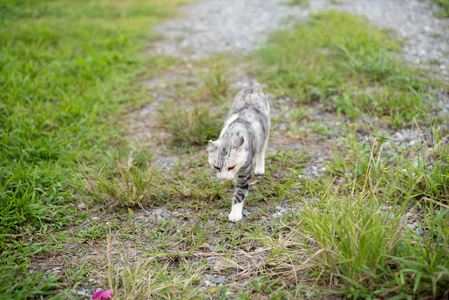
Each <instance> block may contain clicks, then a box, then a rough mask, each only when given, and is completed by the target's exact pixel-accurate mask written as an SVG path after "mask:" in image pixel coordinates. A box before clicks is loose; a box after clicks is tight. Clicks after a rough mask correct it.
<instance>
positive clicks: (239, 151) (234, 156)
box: [207, 137, 248, 180]
mask: <svg viewBox="0 0 449 300" xmlns="http://www.w3.org/2000/svg"><path fill="white" fill-rule="evenodd" d="M207 151H208V152H209V165H210V166H211V168H212V170H214V171H215V173H216V175H217V177H218V179H221V180H231V179H234V176H235V174H237V172H238V171H239V170H240V168H241V167H242V166H243V165H244V164H245V162H246V161H247V159H248V151H247V150H246V147H245V139H244V138H243V137H237V138H235V139H234V140H230V141H221V140H218V141H215V142H214V141H209V145H208V146H207Z"/></svg>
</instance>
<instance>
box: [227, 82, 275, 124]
mask: <svg viewBox="0 0 449 300" xmlns="http://www.w3.org/2000/svg"><path fill="white" fill-rule="evenodd" d="M254 113H256V114H260V115H261V116H263V117H265V118H269V114H270V107H269V104H268V100H267V97H266V96H265V94H264V93H263V92H262V89H261V87H260V85H259V84H258V83H256V84H254V85H253V86H252V87H250V88H245V89H243V90H241V91H240V92H238V93H237V95H236V96H235V98H234V101H233V102H232V105H231V108H230V110H229V115H235V114H239V115H240V117H243V118H245V115H248V114H254Z"/></svg>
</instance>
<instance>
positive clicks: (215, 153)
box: [207, 83, 270, 222]
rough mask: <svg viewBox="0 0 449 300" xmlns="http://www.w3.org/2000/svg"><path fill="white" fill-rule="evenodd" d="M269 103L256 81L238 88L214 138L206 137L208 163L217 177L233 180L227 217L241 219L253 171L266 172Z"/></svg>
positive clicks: (232, 219) (233, 219) (257, 172)
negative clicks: (230, 204)
mask: <svg viewBox="0 0 449 300" xmlns="http://www.w3.org/2000/svg"><path fill="white" fill-rule="evenodd" d="M269 131H270V106H269V104H268V101H267V97H266V96H265V95H264V94H263V92H262V89H261V88H260V85H259V84H257V83H256V84H255V85H253V86H252V87H251V88H246V89H243V90H241V91H240V92H239V93H238V94H237V95H236V97H235V99H234V101H233V102H232V105H231V108H230V110H229V113H228V115H227V116H226V119H225V121H224V124H223V129H222V131H221V134H220V137H219V138H218V140H217V141H209V145H208V148H207V150H208V152H209V164H210V166H211V167H212V169H213V170H214V171H215V172H216V175H217V177H218V178H219V179H222V180H231V179H234V180H235V183H236V188H235V193H234V197H233V200H232V210H231V213H230V214H229V220H231V221H233V222H237V221H240V219H241V218H242V208H243V201H244V200H245V199H246V197H247V196H248V188H249V183H250V181H251V177H252V175H253V173H254V174H256V175H258V174H264V173H265V149H266V147H267V141H268V134H269Z"/></svg>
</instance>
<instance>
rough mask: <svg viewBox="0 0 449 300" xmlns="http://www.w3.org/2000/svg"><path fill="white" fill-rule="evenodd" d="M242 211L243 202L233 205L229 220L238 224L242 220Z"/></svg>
mask: <svg viewBox="0 0 449 300" xmlns="http://www.w3.org/2000/svg"><path fill="white" fill-rule="evenodd" d="M242 210H243V202H241V203H237V204H233V205H232V209H231V213H230V214H229V216H228V218H229V221H231V222H238V221H240V220H241V219H242Z"/></svg>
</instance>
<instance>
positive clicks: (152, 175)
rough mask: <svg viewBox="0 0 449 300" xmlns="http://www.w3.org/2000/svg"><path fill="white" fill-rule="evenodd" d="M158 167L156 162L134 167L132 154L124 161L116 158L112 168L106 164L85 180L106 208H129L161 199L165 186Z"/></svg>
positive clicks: (95, 196) (89, 191) (95, 197)
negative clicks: (118, 206) (115, 163)
mask: <svg viewBox="0 0 449 300" xmlns="http://www.w3.org/2000/svg"><path fill="white" fill-rule="evenodd" d="M163 181H164V178H163V176H162V173H161V170H160V169H159V168H158V167H157V165H156V164H155V163H153V164H151V165H150V164H148V165H147V166H146V167H145V168H140V167H137V166H136V165H135V164H134V162H133V158H132V156H130V158H129V159H128V161H127V162H126V163H121V162H118V161H117V165H116V166H114V167H105V168H103V169H101V171H100V172H99V173H98V175H96V176H90V178H89V180H88V181H87V182H86V187H87V190H88V193H89V194H90V195H92V196H93V197H94V199H95V200H96V201H98V202H100V203H104V204H105V205H107V206H109V207H114V206H117V205H120V206H126V207H132V206H136V205H138V206H142V205H148V204H150V205H151V204H154V203H156V202H158V201H160V200H161V199H162V194H163V191H164V190H166V185H164V184H163Z"/></svg>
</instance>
